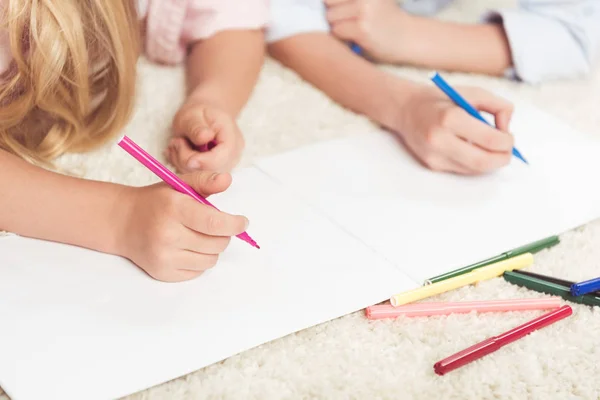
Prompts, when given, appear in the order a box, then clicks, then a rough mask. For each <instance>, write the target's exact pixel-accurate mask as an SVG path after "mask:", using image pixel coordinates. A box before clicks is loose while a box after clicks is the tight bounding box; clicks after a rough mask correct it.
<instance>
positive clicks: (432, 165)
mask: <svg viewBox="0 0 600 400" xmlns="http://www.w3.org/2000/svg"><path fill="white" fill-rule="evenodd" d="M423 163H425V165H426V166H427V168H429V169H431V170H432V171H439V170H440V168H441V163H440V160H439V157H438V156H436V155H435V154H434V153H431V152H429V153H426V154H425V155H424V156H423Z"/></svg>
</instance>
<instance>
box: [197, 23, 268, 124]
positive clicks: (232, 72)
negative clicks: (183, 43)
mask: <svg viewBox="0 0 600 400" xmlns="http://www.w3.org/2000/svg"><path fill="white" fill-rule="evenodd" d="M264 48H265V41H264V33H263V32H262V31H259V30H230V31H224V32H219V33H217V34H216V35H214V36H212V37H210V38H208V39H206V40H202V41H199V42H197V43H196V44H194V45H193V47H192V49H191V52H190V54H189V56H188V59H187V77H188V91H189V96H188V101H191V102H198V103H202V104H207V105H214V106H215V107H218V108H220V109H221V110H223V111H225V112H227V113H228V114H229V115H231V116H232V117H234V118H236V117H237V116H238V114H239V112H240V111H241V109H242V108H243V107H244V105H245V104H246V102H247V101H248V98H249V97H250V95H251V93H252V91H253V89H254V85H255V84H256V81H257V79H258V74H259V72H260V70H261V67H262V64H263V60H264V53H265V51H264Z"/></svg>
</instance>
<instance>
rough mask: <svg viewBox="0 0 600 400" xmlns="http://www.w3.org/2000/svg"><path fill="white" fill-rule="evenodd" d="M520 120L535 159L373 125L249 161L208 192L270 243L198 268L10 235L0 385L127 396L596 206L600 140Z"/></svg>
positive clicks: (523, 146)
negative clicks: (451, 165)
mask: <svg viewBox="0 0 600 400" xmlns="http://www.w3.org/2000/svg"><path fill="white" fill-rule="evenodd" d="M514 130H515V132H516V136H517V146H518V147H519V149H520V150H521V151H522V152H523V154H524V155H525V156H526V157H527V158H528V159H529V160H530V162H531V166H530V167H526V166H523V165H520V164H519V163H518V162H517V161H515V162H513V164H512V165H511V166H510V167H508V168H506V169H504V170H502V171H500V172H498V173H497V174H494V175H491V176H483V177H477V178H473V177H469V178H465V177H457V176H451V175H444V174H436V173H432V172H429V171H427V170H425V169H424V168H422V167H420V166H419V165H418V164H416V163H415V162H414V160H413V159H412V158H410V157H409V156H408V155H407V154H406V152H405V151H404V149H403V148H402V147H401V146H400V145H399V144H398V143H396V142H395V140H394V139H393V138H392V136H391V135H389V134H386V133H380V132H372V133H366V134H364V135H360V136H356V137H352V138H349V139H342V140H338V141H333V142H329V143H323V144H319V145H316V146H311V147H307V148H304V149H301V150H298V151H294V152H290V153H287V154H284V155H281V156H276V157H272V158H269V159H266V160H263V161H262V162H260V163H259V166H260V168H261V169H262V171H260V170H258V169H254V168H250V169H245V170H241V171H239V172H238V173H236V174H235V177H234V184H233V186H232V188H231V190H229V191H228V192H227V193H226V194H221V195H218V196H215V197H214V202H215V204H217V205H218V206H219V207H220V208H221V209H223V210H226V211H228V212H232V213H236V212H239V213H243V214H245V215H247V216H248V217H249V218H250V221H251V224H250V229H249V233H250V234H251V235H252V236H253V238H254V239H256V240H257V242H258V243H259V244H260V245H261V247H262V249H261V250H255V249H253V248H252V247H250V246H249V245H248V244H246V243H245V242H242V241H240V240H238V239H234V240H233V241H232V245H231V247H230V248H229V249H228V250H227V251H226V253H225V254H224V255H223V256H222V258H221V262H220V264H219V265H218V266H217V267H216V268H214V269H212V270H210V271H209V272H207V273H206V274H205V275H203V276H202V277H200V278H199V279H196V280H193V281H190V282H185V283H180V284H166V283H161V282H157V281H154V280H152V279H151V278H149V277H148V276H146V275H145V274H144V273H143V272H142V271H140V270H139V269H138V268H137V267H135V266H134V265H132V264H131V263H130V262H128V261H126V260H123V259H121V258H118V257H113V256H108V255H104V254H99V253H96V252H93V251H88V250H85V249H80V248H76V247H72V246H66V245H59V244H55V243H49V242H43V241H37V240H31V239H25V238H20V237H9V238H2V239H0V257H1V258H0V260H1V263H0V321H1V322H2V329H0V385H1V386H2V387H3V388H4V389H5V390H6V392H7V393H8V394H9V396H11V397H12V398H13V400H29V399H38V398H45V399H51V398H60V399H81V398H86V399H96V398H98V399H107V398H116V397H121V396H124V395H127V394H129V393H132V392H135V391H139V390H143V389H146V388H148V387H151V386H154V385H157V384H160V383H162V382H165V381H167V380H170V379H173V378H176V377H179V376H182V375H184V374H186V373H189V372H192V371H194V370H197V369H199V368H202V367H204V366H207V365H210V364H212V363H215V362H218V361H220V360H223V359H225V358H227V357H230V356H232V355H235V354H236V353H239V352H241V351H244V350H246V349H249V348H252V347H254V346H257V345H260V344H262V343H265V342H268V341H270V340H274V339H277V338H279V337H282V336H284V335H287V334H290V333H293V332H296V331H298V330H301V329H304V328H307V327H310V326H313V325H316V324H319V323H321V322H324V321H327V320H330V319H333V318H336V317H339V316H342V315H345V314H347V313H350V312H353V311H356V310H359V309H362V308H364V307H366V306H368V305H371V304H374V303H377V302H380V301H383V300H386V299H387V298H389V296H391V295H392V294H395V293H398V292H402V291H404V290H410V289H412V288H414V287H416V286H418V285H419V284H420V283H421V282H422V280H423V279H425V278H429V277H430V276H431V275H435V274H437V273H441V272H446V271H448V270H451V269H453V268H457V267H460V266H463V265H466V264H468V263H471V262H475V261H479V260H481V259H484V258H487V257H490V256H493V255H496V254H498V253H500V252H502V251H505V250H509V249H511V248H513V247H516V246H520V245H523V244H525V243H528V242H531V241H533V240H536V239H540V238H543V237H546V236H549V235H551V234H555V233H560V232H562V231H564V230H566V229H569V228H571V227H574V226H577V225H579V224H582V223H585V222H588V221H589V220H590V219H592V218H596V217H598V216H599V215H600V210H599V207H600V193H598V190H597V189H596V188H595V187H594V185H591V184H590V182H593V180H592V179H595V177H594V173H595V171H597V170H598V165H597V164H598V163H599V162H598V161H594V159H598V157H597V154H598V151H600V150H599V149H600V146H598V143H595V142H593V141H591V140H588V139H587V138H586V137H585V136H583V135H579V134H577V132H573V131H572V130H570V129H569V128H568V127H566V126H564V125H563V124H560V123H557V122H556V121H555V120H554V119H552V118H550V117H547V116H546V115H545V114H543V113H540V112H538V111H537V110H535V109H534V108H530V107H529V108H528V107H525V106H523V107H519V108H518V111H517V114H516V115H515V123H514ZM150 349H151V351H149V350H150Z"/></svg>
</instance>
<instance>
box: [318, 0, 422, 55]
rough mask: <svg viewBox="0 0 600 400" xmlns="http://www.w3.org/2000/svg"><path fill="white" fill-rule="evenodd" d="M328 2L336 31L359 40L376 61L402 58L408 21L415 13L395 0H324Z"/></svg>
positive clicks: (348, 39)
mask: <svg viewBox="0 0 600 400" xmlns="http://www.w3.org/2000/svg"><path fill="white" fill-rule="evenodd" d="M325 4H326V5H327V20H328V21H329V24H330V27H331V32H332V33H333V35H335V36H336V37H338V38H340V39H342V40H344V41H348V42H353V43H356V44H358V45H359V46H361V48H362V49H364V50H365V51H366V52H367V53H368V54H369V55H370V56H371V57H373V58H374V59H375V60H377V61H382V62H392V63H397V62H401V61H402V57H403V56H402V54H401V53H402V43H404V42H405V41H406V40H408V39H407V38H406V34H407V27H406V24H408V23H409V21H410V20H411V18H412V17H411V16H410V15H409V14H407V13H406V12H404V11H403V10H402V9H401V8H400V7H399V6H398V4H397V2H396V1H395V0H325ZM408 32H409V31H408Z"/></svg>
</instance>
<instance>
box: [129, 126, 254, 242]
mask: <svg viewBox="0 0 600 400" xmlns="http://www.w3.org/2000/svg"><path fill="white" fill-rule="evenodd" d="M118 144H119V146H120V147H121V148H122V149H123V150H125V151H126V152H128V153H129V154H130V155H131V156H132V157H133V158H135V159H136V160H138V161H139V162H140V163H141V164H142V165H144V166H145V167H146V168H148V169H149V170H150V171H152V172H154V174H156V175H157V176H158V177H159V178H160V179H162V180H163V181H164V182H165V183H167V184H168V185H169V186H171V187H172V188H173V189H175V190H177V191H178V192H180V193H183V194H187V195H188V196H190V197H192V198H194V199H195V200H197V201H199V202H200V203H202V204H205V205H207V206H210V207H213V208H214V209H217V210H218V208H217V207H215V206H214V205H213V204H211V203H210V202H209V201H208V200H206V199H205V198H204V197H202V196H200V195H199V194H198V193H197V192H196V191H195V190H194V189H192V187H191V186H190V185H188V184H187V183H185V182H184V181H182V180H181V179H180V178H179V177H178V176H177V175H175V174H174V173H173V172H171V171H170V170H169V169H168V168H167V167H165V166H164V165H162V164H161V163H160V162H159V161H158V160H157V159H155V158H154V157H152V156H151V155H150V154H148V153H147V152H146V151H145V150H144V149H142V148H141V147H140V146H138V145H137V144H136V143H135V142H134V141H133V140H131V139H130V138H129V137H127V136H123V137H122V138H121V140H119V142H118ZM237 237H238V238H239V239H242V240H243V241H245V242H247V243H249V244H250V245H251V246H253V247H256V248H257V249H260V246H259V245H258V244H257V243H256V242H255V241H254V239H252V238H251V237H250V235H248V234H247V233H246V232H243V233H240V234H239V235H237Z"/></svg>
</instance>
